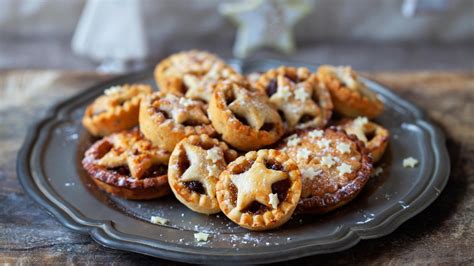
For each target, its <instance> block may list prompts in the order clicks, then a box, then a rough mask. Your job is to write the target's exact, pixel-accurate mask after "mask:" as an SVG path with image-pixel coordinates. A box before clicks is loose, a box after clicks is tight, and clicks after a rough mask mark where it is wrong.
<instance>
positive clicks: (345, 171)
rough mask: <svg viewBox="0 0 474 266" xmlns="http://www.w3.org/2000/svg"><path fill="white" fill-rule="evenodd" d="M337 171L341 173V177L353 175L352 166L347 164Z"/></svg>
mask: <svg viewBox="0 0 474 266" xmlns="http://www.w3.org/2000/svg"><path fill="white" fill-rule="evenodd" d="M336 169H337V171H339V175H341V176H342V175H344V174H349V173H352V166H351V165H350V164H347V163H342V164H341V165H339V166H338V167H336Z"/></svg>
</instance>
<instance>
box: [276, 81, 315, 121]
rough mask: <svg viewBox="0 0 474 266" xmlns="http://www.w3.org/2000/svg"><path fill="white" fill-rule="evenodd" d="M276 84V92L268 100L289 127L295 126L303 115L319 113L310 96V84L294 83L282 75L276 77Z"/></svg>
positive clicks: (311, 90)
mask: <svg viewBox="0 0 474 266" xmlns="http://www.w3.org/2000/svg"><path fill="white" fill-rule="evenodd" d="M277 84H278V87H277V88H278V89H277V93H275V94H273V95H272V96H270V102H272V103H273V104H274V105H275V106H276V107H277V108H278V109H279V110H281V111H282V112H283V114H284V116H285V118H286V121H287V123H288V127H289V128H293V127H295V126H296V124H297V123H298V121H299V120H300V119H301V117H303V116H304V115H310V116H314V117H316V116H317V115H318V114H319V113H320V108H319V106H318V105H317V104H316V103H315V102H314V101H313V100H312V99H311V97H310V96H311V95H312V93H313V88H312V87H311V85H310V84H308V83H300V84H295V83H294V82H293V81H291V80H290V79H288V78H287V77H285V76H284V75H279V76H278V77H277ZM283 88H284V89H283Z"/></svg>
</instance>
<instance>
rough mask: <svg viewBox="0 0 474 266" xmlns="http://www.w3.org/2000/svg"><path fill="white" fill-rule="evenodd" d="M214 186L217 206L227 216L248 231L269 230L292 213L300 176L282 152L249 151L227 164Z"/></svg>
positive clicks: (285, 220)
mask: <svg viewBox="0 0 474 266" xmlns="http://www.w3.org/2000/svg"><path fill="white" fill-rule="evenodd" d="M216 189H217V200H218V201H219V206H220V207H221V210H222V212H223V213H224V214H225V215H226V216H227V217H228V218H229V219H231V220H232V221H233V222H235V223H237V224H239V225H240V226H242V227H244V228H247V229H250V230H257V231H260V230H269V229H272V228H276V227H278V226H280V225H282V224H284V223H285V222H287V221H288V220H289V219H290V217H291V215H292V214H293V211H294V210H295V207H296V205H297V203H298V200H299V198H300V194H301V175H300V172H299V170H298V167H297V165H296V163H295V162H294V161H293V160H292V159H290V158H289V157H288V155H287V154H285V153H284V152H281V151H277V150H259V151H251V152H248V153H247V154H246V155H245V156H241V157H239V158H237V159H236V160H235V161H233V162H232V163H230V164H229V165H228V166H227V168H226V170H224V171H223V172H222V173H221V175H220V177H219V181H218V183H217V186H216Z"/></svg>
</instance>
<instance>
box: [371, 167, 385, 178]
mask: <svg viewBox="0 0 474 266" xmlns="http://www.w3.org/2000/svg"><path fill="white" fill-rule="evenodd" d="M382 173H383V168H382V167H380V166H379V167H376V168H375V169H374V171H373V172H372V176H379V175H381V174H382Z"/></svg>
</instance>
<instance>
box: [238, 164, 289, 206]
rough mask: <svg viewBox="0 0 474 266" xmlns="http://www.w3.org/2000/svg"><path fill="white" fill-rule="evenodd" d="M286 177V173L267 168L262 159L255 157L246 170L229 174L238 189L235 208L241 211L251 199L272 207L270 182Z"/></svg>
mask: <svg viewBox="0 0 474 266" xmlns="http://www.w3.org/2000/svg"><path fill="white" fill-rule="evenodd" d="M286 178H287V174H286V173H284V172H282V171H275V170H271V169H268V168H267V167H266V166H265V164H264V162H263V159H262V158H257V160H256V161H255V162H254V163H253V165H252V167H251V168H250V169H249V170H248V171H246V172H244V173H242V174H239V175H232V176H231V180H232V183H234V185H235V186H236V187H237V191H238V192H237V208H238V209H239V210H240V211H242V210H244V209H245V208H246V207H247V206H248V205H249V204H251V203H252V202H253V201H258V202H259V203H261V204H263V205H265V206H267V207H272V205H271V204H270V202H269V196H268V195H269V194H272V184H273V183H275V182H278V181H280V180H284V179H286Z"/></svg>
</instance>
